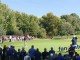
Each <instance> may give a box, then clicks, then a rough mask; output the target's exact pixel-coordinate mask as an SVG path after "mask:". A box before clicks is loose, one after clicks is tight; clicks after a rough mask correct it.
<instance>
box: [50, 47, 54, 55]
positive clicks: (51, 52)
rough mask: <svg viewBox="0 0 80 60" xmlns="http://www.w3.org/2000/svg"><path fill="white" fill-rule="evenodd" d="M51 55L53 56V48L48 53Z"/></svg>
mask: <svg viewBox="0 0 80 60" xmlns="http://www.w3.org/2000/svg"><path fill="white" fill-rule="evenodd" d="M51 54H53V55H54V54H55V51H54V50H53V47H51V50H50V51H49V55H51Z"/></svg>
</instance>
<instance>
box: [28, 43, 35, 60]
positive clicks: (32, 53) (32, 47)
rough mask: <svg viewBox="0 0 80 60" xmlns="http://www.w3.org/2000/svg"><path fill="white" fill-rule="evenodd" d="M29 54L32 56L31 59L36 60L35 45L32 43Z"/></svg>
mask: <svg viewBox="0 0 80 60" xmlns="http://www.w3.org/2000/svg"><path fill="white" fill-rule="evenodd" d="M29 56H30V57H31V60H35V49H34V45H32V46H31V48H30V49H29Z"/></svg>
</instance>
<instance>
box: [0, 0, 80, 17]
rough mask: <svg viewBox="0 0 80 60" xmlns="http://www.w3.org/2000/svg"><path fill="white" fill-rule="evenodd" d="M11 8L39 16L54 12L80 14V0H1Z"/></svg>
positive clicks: (56, 13) (59, 14)
mask: <svg viewBox="0 0 80 60" xmlns="http://www.w3.org/2000/svg"><path fill="white" fill-rule="evenodd" d="M1 2H2V3H5V4H6V5H7V6H8V7H9V8H11V9H13V10H15V11H19V12H25V13H27V14H33V15H35V16H37V17H41V16H43V15H46V14H47V13H48V12H52V13H53V14H54V15H56V16H61V15H65V14H71V13H76V14H78V15H79V16H80V0H1Z"/></svg>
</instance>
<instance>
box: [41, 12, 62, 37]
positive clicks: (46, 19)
mask: <svg viewBox="0 0 80 60" xmlns="http://www.w3.org/2000/svg"><path fill="white" fill-rule="evenodd" d="M42 19H43V20H42V21H41V24H42V26H43V28H45V29H46V32H47V35H48V36H52V37H53V36H54V35H58V32H59V30H58V28H59V25H60V23H61V22H60V19H59V18H58V17H56V16H54V15H53V14H52V13H47V15H45V16H42Z"/></svg>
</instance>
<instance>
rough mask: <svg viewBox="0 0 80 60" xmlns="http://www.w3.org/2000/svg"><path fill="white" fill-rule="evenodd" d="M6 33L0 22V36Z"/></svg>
mask: <svg viewBox="0 0 80 60" xmlns="http://www.w3.org/2000/svg"><path fill="white" fill-rule="evenodd" d="M3 35H6V31H5V29H4V27H3V25H1V24H0V36H3Z"/></svg>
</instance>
